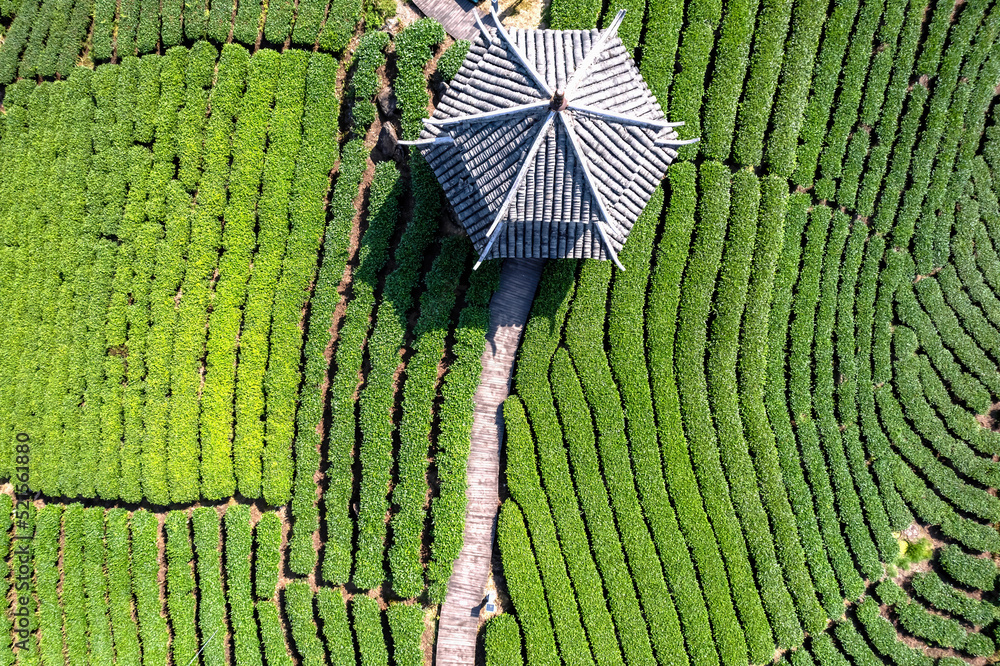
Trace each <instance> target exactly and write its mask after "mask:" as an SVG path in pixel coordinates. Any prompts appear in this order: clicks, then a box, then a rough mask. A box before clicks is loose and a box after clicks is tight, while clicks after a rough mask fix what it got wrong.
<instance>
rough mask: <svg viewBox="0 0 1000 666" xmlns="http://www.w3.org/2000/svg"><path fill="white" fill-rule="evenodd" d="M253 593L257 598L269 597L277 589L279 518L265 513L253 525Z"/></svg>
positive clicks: (279, 566) (272, 513)
mask: <svg viewBox="0 0 1000 666" xmlns="http://www.w3.org/2000/svg"><path fill="white" fill-rule="evenodd" d="M253 539H254V558H255V560H254V593H255V594H256V595H257V598H258V599H271V598H273V597H274V594H275V592H277V589H278V574H279V573H280V571H279V569H280V568H281V550H280V549H281V518H280V517H279V516H278V514H276V513H274V512H268V513H265V514H264V515H262V516H261V517H260V520H259V521H257V525H256V526H255V527H254V537H253Z"/></svg>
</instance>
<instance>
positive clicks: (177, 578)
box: [164, 511, 198, 663]
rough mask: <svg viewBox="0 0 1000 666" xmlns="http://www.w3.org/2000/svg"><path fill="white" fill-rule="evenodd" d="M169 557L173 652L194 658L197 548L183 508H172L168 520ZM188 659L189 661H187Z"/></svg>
mask: <svg viewBox="0 0 1000 666" xmlns="http://www.w3.org/2000/svg"><path fill="white" fill-rule="evenodd" d="M164 531H165V536H166V557H167V612H168V614H169V617H170V629H171V632H172V638H173V640H172V642H171V644H170V650H171V654H173V657H174V659H175V660H176V661H178V662H184V661H185V660H187V661H191V659H193V658H194V655H195V653H196V652H197V651H198V637H197V634H196V627H197V625H196V624H195V596H194V593H195V583H194V571H193V569H194V567H193V563H194V552H193V551H192V550H191V527H190V525H189V524H188V517H187V514H185V513H184V512H182V511H171V512H169V513H168V514H167V517H166V520H165V521H164ZM185 663H186V662H185Z"/></svg>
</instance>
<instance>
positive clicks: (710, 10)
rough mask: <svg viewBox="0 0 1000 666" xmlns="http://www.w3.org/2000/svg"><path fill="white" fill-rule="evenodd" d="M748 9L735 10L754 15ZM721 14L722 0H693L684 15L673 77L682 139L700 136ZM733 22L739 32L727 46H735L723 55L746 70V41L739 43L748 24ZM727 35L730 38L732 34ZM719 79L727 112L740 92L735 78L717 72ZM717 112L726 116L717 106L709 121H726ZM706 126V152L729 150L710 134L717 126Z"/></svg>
mask: <svg viewBox="0 0 1000 666" xmlns="http://www.w3.org/2000/svg"><path fill="white" fill-rule="evenodd" d="M748 9H749V8H748V7H746V8H743V7H740V8H739V9H736V11H735V13H736V14H737V15H739V16H743V17H746V16H747V15H752V14H753V12H749V11H746V10H748ZM721 17H722V3H721V2H719V0H692V2H690V3H688V5H687V7H686V11H685V16H684V18H685V22H686V23H687V26H688V27H687V30H685V31H684V35H683V37H682V39H681V43H680V47H679V48H678V49H677V66H678V68H679V69H678V71H677V75H676V76H675V77H674V81H673V85H671V87H670V116H671V119H672V120H674V121H683V122H685V123H686V125H684V127H682V128H679V131H678V133H679V134H680V137H681V138H682V139H689V138H694V137H696V136H699V132H700V130H701V127H702V124H701V108H702V98H703V97H704V95H705V76H706V73H707V71H708V61H709V58H710V56H711V53H712V46H713V44H714V42H715V29H716V27H717V26H718V24H719V21H720V20H721ZM730 25H732V27H733V32H734V33H736V34H733V35H732V37H731V41H730V40H727V41H726V43H727V45H731V47H732V48H725V47H724V48H723V50H722V52H721V54H722V58H723V59H725V58H727V56H728V55H729V54H732V61H731V62H732V66H733V67H734V68H739V67H740V65H742V67H743V68H744V70H743V71H744V72H745V71H746V69H745V67H746V55H745V47H744V45H743V44H740V42H739V40H740V37H739V34H738V33H739V32H741V30H740V28H742V27H745V26H746V23H744V22H742V21H739V20H737V21H735V22H733V23H732V24H730ZM725 37H729V35H726V36H725ZM741 56H742V58H741ZM742 78H743V77H742V75H739V76H738V80H742ZM716 80H718V82H719V83H718V85H717V87H716V90H717V92H716V95H715V97H717V98H718V99H719V105H720V112H721V107H723V106H725V107H726V109H727V111H728V106H729V104H730V103H731V102H730V100H731V99H732V96H733V95H737V94H738V93H734V92H733V88H734V87H735V84H734V81H735V80H736V79H733V80H726V79H725V77H723V76H720V75H719V74H718V73H716V75H715V77H714V78H713V84H714V83H715V81H716ZM723 91H725V92H723ZM711 101H712V100H711V99H710V102H711ZM718 115H723V116H725V115H726V112H721V113H718V114H717V113H716V111H715V109H714V108H712V109H706V121H707V120H708V118H710V117H711V118H712V120H713V122H723V120H722V119H721V118H718V117H717V116H718ZM705 128H706V132H709V134H708V138H709V140H710V142H711V143H712V144H713V147H711V148H708V149H706V150H707V151H708V152H706V154H707V155H714V154H716V153H717V152H720V151H723V150H725V151H726V152H728V146H726V147H724V146H722V145H721V144H722V143H725V142H724V141H718V140H716V139H715V137H714V136H712V135H711V134H710V132H712V131H714V128H710V127H709V126H708V125H707V123H706V125H705ZM720 136H726V138H728V133H727V132H726V130H725V129H722V130H721V132H720ZM697 152H698V147H697V146H682V147H681V148H680V149H679V150H678V153H679V154H680V155H681V157H684V158H690V157H694V155H695V154H697Z"/></svg>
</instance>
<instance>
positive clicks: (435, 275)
mask: <svg viewBox="0 0 1000 666" xmlns="http://www.w3.org/2000/svg"><path fill="white" fill-rule="evenodd" d="M469 249H470V246H469V243H468V242H467V241H465V240H464V239H462V238H461V237H451V238H446V239H445V240H444V241H443V242H442V243H441V252H440V254H438V256H437V257H436V258H435V259H434V263H433V265H432V266H431V269H430V271H428V273H427V274H426V275H425V276H424V286H425V287H426V291H425V292H424V293H423V295H421V297H420V316H419V317H418V319H417V323H416V325H415V326H414V327H413V336H414V338H415V339H414V340H413V342H412V343H411V345H410V348H411V349H412V350H413V355H412V356H411V357H410V360H409V362H408V363H407V364H406V382H405V383H404V385H403V405H402V406H403V416H402V418H401V419H400V423H399V431H398V432H399V449H398V452H397V458H396V475H397V478H398V481H397V482H396V485H395V486H394V487H393V489H392V503H393V504H395V505H396V508H397V511H396V513H395V515H393V517H392V520H391V521H390V526H391V528H392V545H391V546H390V547H389V553H388V554H389V572H390V577H391V579H392V589H393V591H394V592H395V593H396V594H398V595H399V596H400V597H403V598H412V597H416V596H417V595H419V594H420V591H421V590H423V589H424V567H423V564H422V562H421V547H422V536H423V530H424V517H425V515H426V510H425V505H426V504H427V501H428V496H429V494H430V490H431V489H430V486H429V485H428V482H427V466H428V454H429V447H430V441H431V427H432V424H433V419H434V402H435V400H436V399H437V394H438V374H439V366H440V365H441V362H442V359H443V357H444V352H445V336H446V335H447V333H448V331H449V330H450V329H451V315H452V310H454V308H455V298H456V290H457V288H458V284H459V281H460V280H461V278H462V275H463V273H464V272H465V269H466V264H467V263H468V258H469Z"/></svg>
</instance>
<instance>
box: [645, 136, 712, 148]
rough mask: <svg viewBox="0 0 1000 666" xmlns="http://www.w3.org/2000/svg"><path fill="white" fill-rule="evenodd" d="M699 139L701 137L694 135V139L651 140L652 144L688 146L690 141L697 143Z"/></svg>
mask: <svg viewBox="0 0 1000 666" xmlns="http://www.w3.org/2000/svg"><path fill="white" fill-rule="evenodd" d="M699 141H701V137H696V138H694V139H657V140H656V141H654V142H653V145H654V146H689V145H691V144H692V143H698V142H699Z"/></svg>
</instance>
